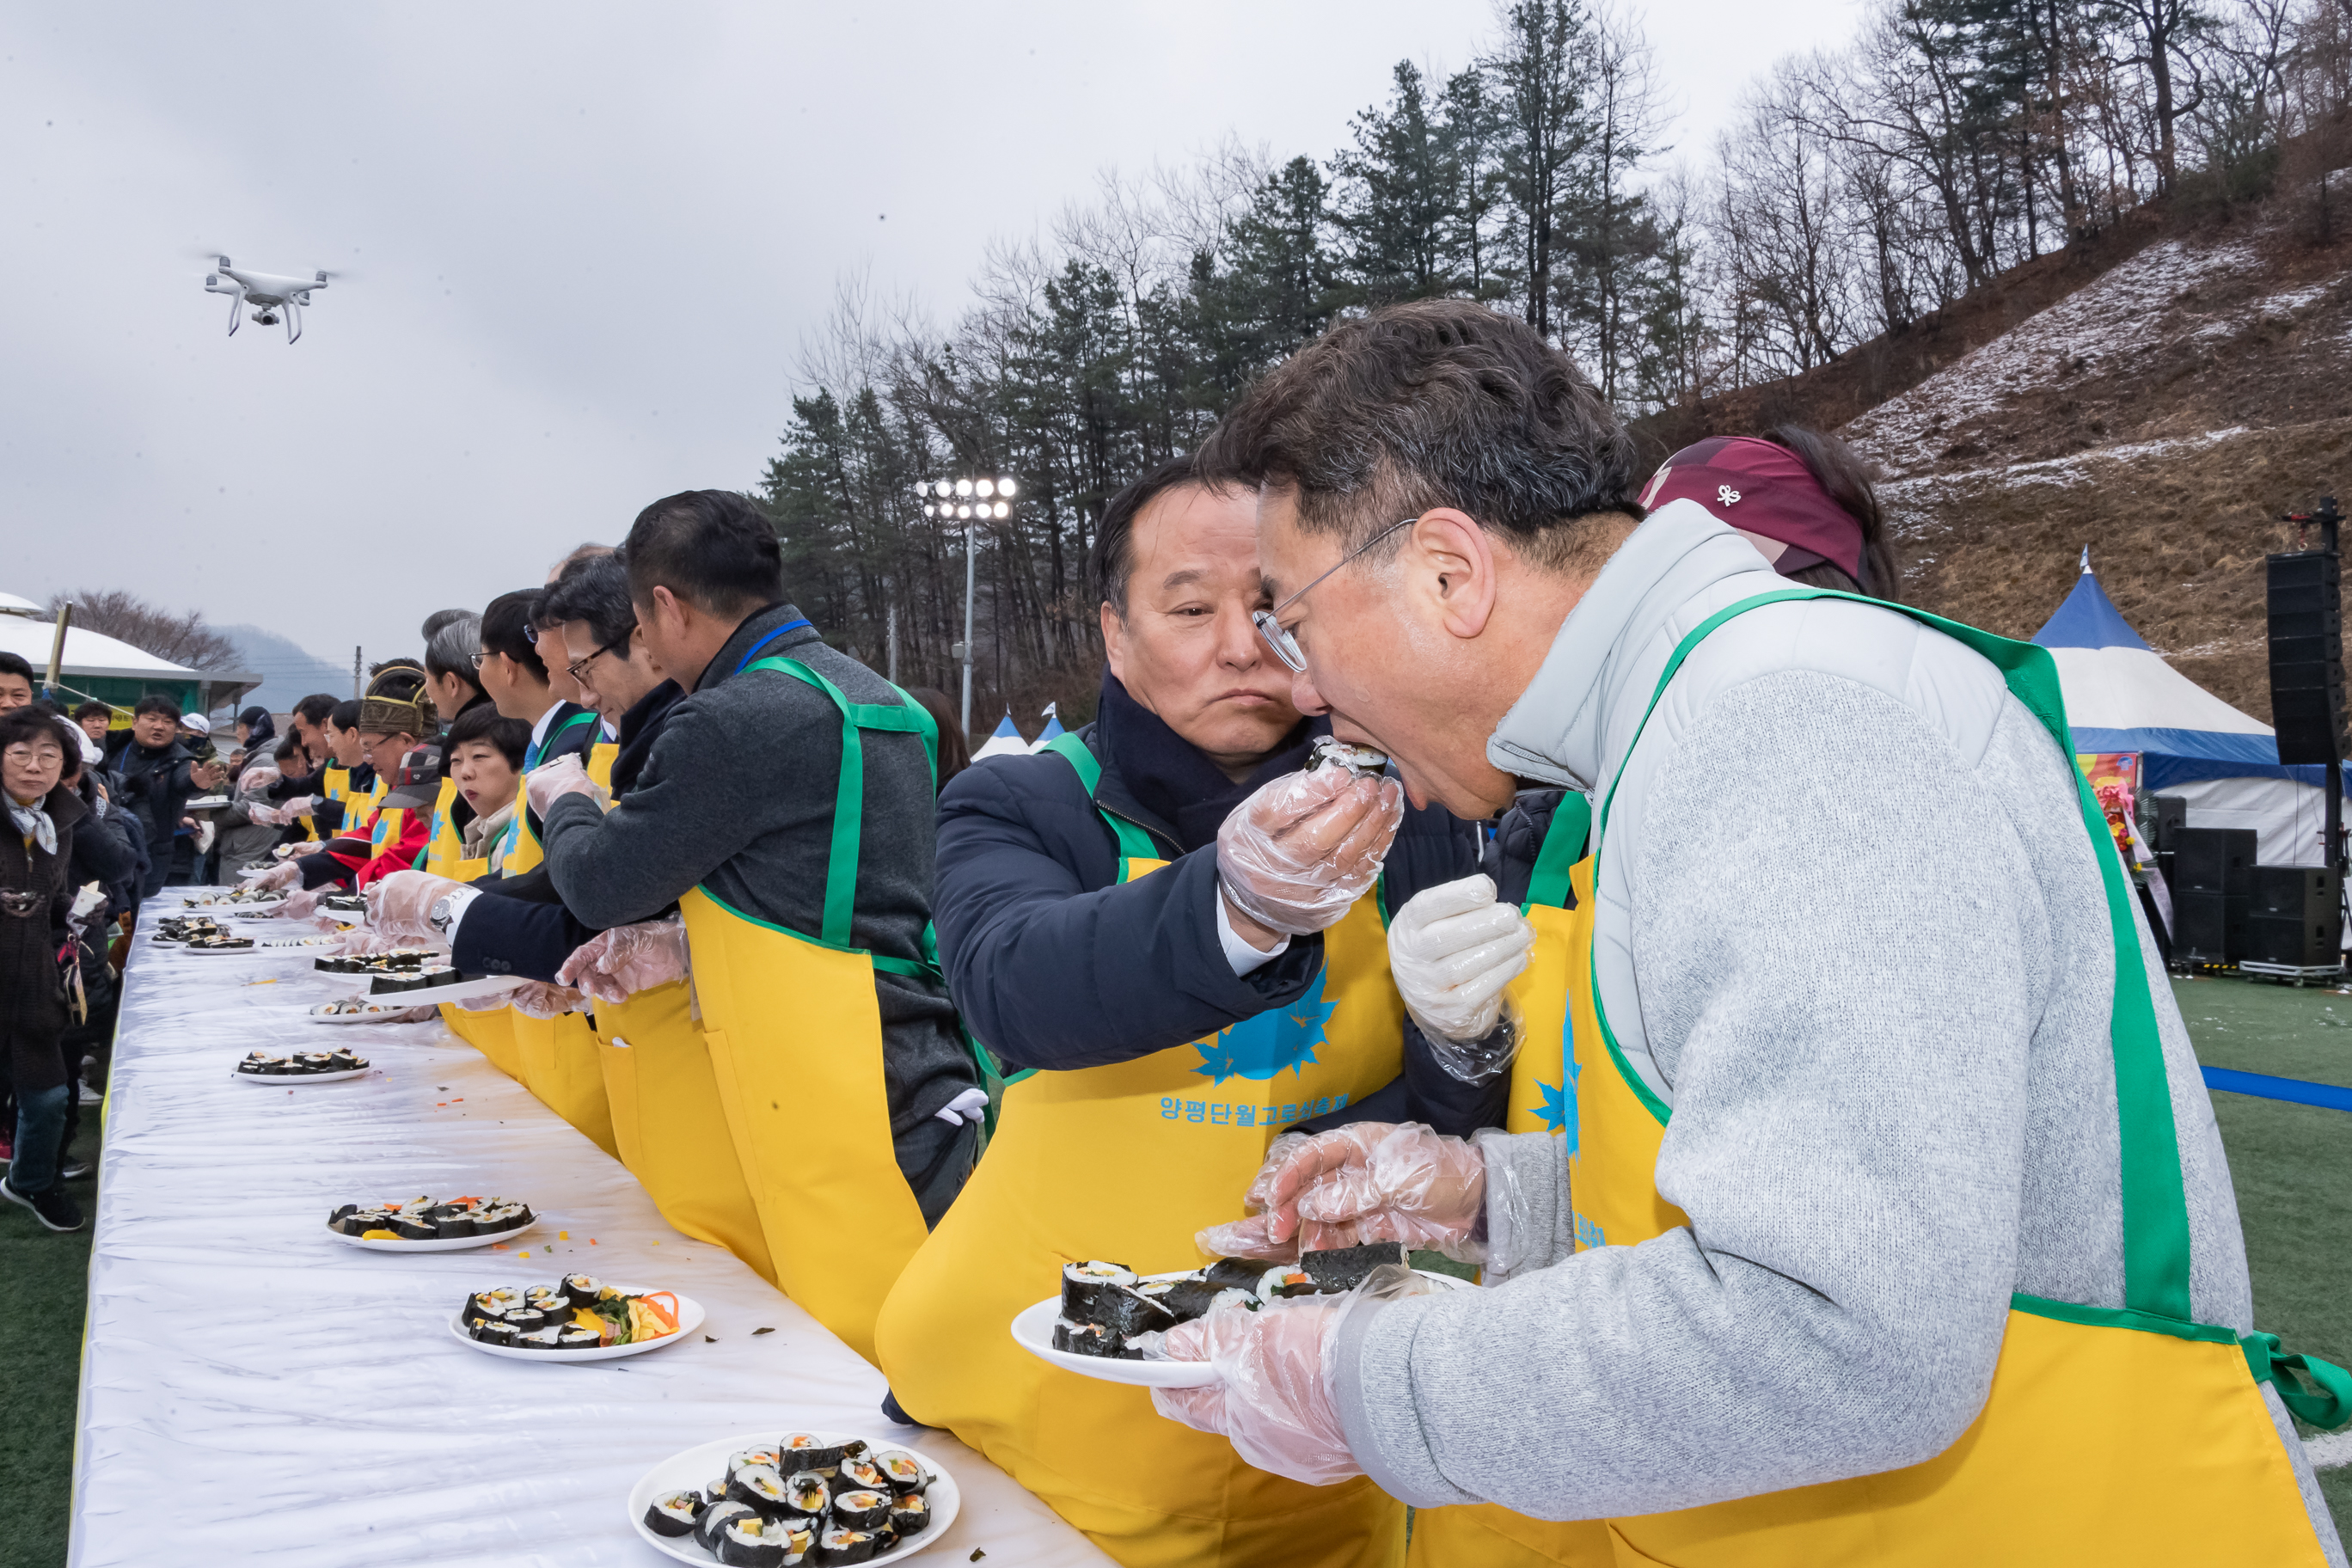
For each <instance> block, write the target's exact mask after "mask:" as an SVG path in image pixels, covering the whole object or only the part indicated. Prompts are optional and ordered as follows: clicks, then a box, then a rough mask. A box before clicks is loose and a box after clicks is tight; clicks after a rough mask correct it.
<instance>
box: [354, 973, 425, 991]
mask: <svg viewBox="0 0 2352 1568" xmlns="http://www.w3.org/2000/svg"><path fill="white" fill-rule="evenodd" d="M424 989H425V976H423V975H422V974H409V973H390V974H379V975H377V976H376V977H375V978H374V979H373V980H371V981H369V982H368V994H369V995H371V996H394V995H398V994H400V993H402V992H404V991H422V990H424Z"/></svg>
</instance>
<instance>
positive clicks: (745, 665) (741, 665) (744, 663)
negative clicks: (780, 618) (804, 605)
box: [733, 616, 809, 675]
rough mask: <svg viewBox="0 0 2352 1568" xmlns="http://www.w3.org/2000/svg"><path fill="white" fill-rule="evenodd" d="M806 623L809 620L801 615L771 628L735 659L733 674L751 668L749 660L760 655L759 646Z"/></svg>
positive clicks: (763, 645) (798, 628) (765, 645)
mask: <svg viewBox="0 0 2352 1568" xmlns="http://www.w3.org/2000/svg"><path fill="white" fill-rule="evenodd" d="M808 624H809V621H808V617H807V616H802V617H801V618H800V619H799V620H796V621H786V622H785V623H784V624H783V625H782V626H778V627H777V628H776V629H775V630H773V631H772V632H770V633H769V634H768V635H767V636H766V637H761V639H760V640H759V641H758V642H755V643H753V644H752V645H751V652H749V653H747V654H745V655H744V656H743V657H742V658H740V659H738V660H736V661H735V668H734V671H733V673H735V674H737V675H740V674H742V673H743V672H744V671H745V670H747V669H749V668H751V661H752V660H753V659H755V658H759V657H760V650H761V648H763V647H767V646H768V645H769V644H770V643H772V642H773V641H775V640H776V639H777V638H778V637H782V636H783V635H784V634H785V633H786V632H796V631H798V630H800V629H801V628H802V627H803V626H807V625H808Z"/></svg>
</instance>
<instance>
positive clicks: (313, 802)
mask: <svg viewBox="0 0 2352 1568" xmlns="http://www.w3.org/2000/svg"><path fill="white" fill-rule="evenodd" d="M318 804H319V797H318V796H317V795H296V796H295V797H294V798H293V799H292V800H289V801H288V802H287V803H286V804H285V805H281V806H279V807H278V816H282V817H284V818H286V819H287V820H288V821H289V822H290V821H292V820H293V819H294V818H296V817H298V816H310V813H311V810H312V809H313V808H314V807H316V806H317V805H318Z"/></svg>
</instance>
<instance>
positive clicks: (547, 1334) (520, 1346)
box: [515, 1329, 563, 1351]
mask: <svg viewBox="0 0 2352 1568" xmlns="http://www.w3.org/2000/svg"><path fill="white" fill-rule="evenodd" d="M562 1337H563V1331H562V1329H534V1330H532V1331H530V1333H527V1334H522V1333H519V1334H517V1335H515V1348H516V1349H517V1350H524V1351H551V1350H560V1349H562Z"/></svg>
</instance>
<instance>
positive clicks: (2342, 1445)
mask: <svg viewBox="0 0 2352 1568" xmlns="http://www.w3.org/2000/svg"><path fill="white" fill-rule="evenodd" d="M2303 1451H2304V1452H2305V1454H2307V1455H2309V1456H2310V1457H2311V1468H2313V1469H2315V1470H2332V1469H2334V1468H2336V1467H2337V1466H2339V1465H2352V1432H2328V1433H2324V1434H2322V1435H2321V1436H2316V1437H2306V1438H2305V1439H2304V1440H2303Z"/></svg>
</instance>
